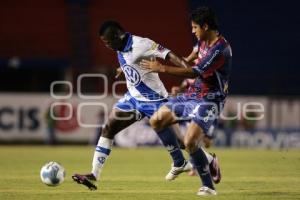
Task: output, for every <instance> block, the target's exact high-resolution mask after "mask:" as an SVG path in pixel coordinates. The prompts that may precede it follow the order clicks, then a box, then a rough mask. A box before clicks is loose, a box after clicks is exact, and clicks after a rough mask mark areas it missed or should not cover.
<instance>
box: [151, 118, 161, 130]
mask: <svg viewBox="0 0 300 200" xmlns="http://www.w3.org/2000/svg"><path fill="white" fill-rule="evenodd" d="M149 123H150V125H151V127H152V128H153V129H154V130H155V131H160V130H161V129H162V128H163V122H162V121H161V120H159V119H158V118H154V117H152V118H150V121H149Z"/></svg>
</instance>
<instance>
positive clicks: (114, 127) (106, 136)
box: [72, 96, 141, 190]
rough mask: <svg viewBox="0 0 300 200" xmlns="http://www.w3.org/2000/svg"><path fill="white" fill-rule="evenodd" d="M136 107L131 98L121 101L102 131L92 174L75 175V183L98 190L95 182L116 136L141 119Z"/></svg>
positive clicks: (95, 153)
mask: <svg viewBox="0 0 300 200" xmlns="http://www.w3.org/2000/svg"><path fill="white" fill-rule="evenodd" d="M135 107H136V105H135V104H134V102H133V101H132V100H131V99H130V97H127V96H125V97H124V98H123V99H121V100H119V102H118V103H117V104H116V105H115V108H114V109H113V110H112V112H111V114H110V116H109V119H108V121H107V123H106V124H105V126H104V128H103V129H102V132H101V136H100V138H99V141H98V144H97V147H96V149H95V152H94V156H93V162H92V172H91V173H90V174H84V175H81V174H74V175H73V176H72V178H73V180H74V181H76V182H77V183H80V184H83V185H85V186H87V187H88V188H89V189H91V190H96V189H97V187H96V185H95V184H94V183H93V181H96V180H98V179H99V175H100V173H101V170H102V168H103V165H104V163H105V161H106V159H107V157H108V156H109V154H110V152H111V149H112V145H113V138H114V136H115V135H116V134H117V133H119V132H120V131H121V130H123V129H125V128H126V127H128V126H130V125H131V124H132V123H134V122H136V121H137V120H138V119H139V118H140V117H141V115H140V113H138V111H137V110H136V109H135Z"/></svg>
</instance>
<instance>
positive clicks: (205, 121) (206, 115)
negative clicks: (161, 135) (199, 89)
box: [165, 95, 225, 138]
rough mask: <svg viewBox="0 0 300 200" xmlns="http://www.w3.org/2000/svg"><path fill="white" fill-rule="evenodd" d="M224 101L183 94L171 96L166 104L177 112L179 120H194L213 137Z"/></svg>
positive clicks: (207, 134)
mask: <svg viewBox="0 0 300 200" xmlns="http://www.w3.org/2000/svg"><path fill="white" fill-rule="evenodd" d="M224 103H225V102H224V101H218V100H213V101H212V100H207V99H196V98H189V97H187V96H184V95H182V96H177V97H174V98H170V99H169V101H168V102H167V103H166V104H165V105H166V106H167V107H168V108H169V109H170V110H171V111H172V112H173V113H175V114H176V116H177V117H178V119H179V121H181V120H182V121H188V120H191V121H194V122H195V123H196V124H198V125H199V126H200V127H201V128H202V130H203V132H204V134H205V135H206V136H208V137H210V138H213V137H214V129H215V128H216V127H217V124H218V117H219V115H220V112H221V111H222V109H223V106H224Z"/></svg>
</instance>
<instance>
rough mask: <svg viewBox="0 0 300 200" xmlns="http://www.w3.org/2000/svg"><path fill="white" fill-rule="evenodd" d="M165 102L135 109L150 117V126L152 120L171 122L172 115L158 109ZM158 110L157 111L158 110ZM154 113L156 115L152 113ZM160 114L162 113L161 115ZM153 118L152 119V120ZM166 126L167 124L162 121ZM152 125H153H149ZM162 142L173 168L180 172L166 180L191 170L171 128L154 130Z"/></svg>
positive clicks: (166, 110) (162, 108)
mask: <svg viewBox="0 0 300 200" xmlns="http://www.w3.org/2000/svg"><path fill="white" fill-rule="evenodd" d="M163 103H165V101H161V102H152V103H151V104H149V103H146V104H141V105H138V106H137V107H138V108H139V112H141V113H143V115H145V116H148V117H151V119H150V124H151V123H153V119H154V118H155V119H169V120H173V114H172V112H170V110H169V109H168V108H164V106H162V107H160V106H161V105H162V104H163ZM159 107H160V108H159ZM158 108H159V109H158ZM155 111H156V113H154V112H155ZM161 112H162V113H161ZM160 114H162V115H163V116H162V118H157V116H158V115H160ZM152 117H154V118H152ZM163 122H164V123H166V124H167V125H168V124H169V122H166V121H163ZM151 125H153V124H151ZM154 130H155V131H156V133H157V135H158V137H159V138H160V140H161V141H162V143H163V145H164V147H165V148H166V149H167V151H168V152H169V154H170V156H171V158H172V160H173V168H176V169H178V170H177V171H180V172H178V173H176V175H174V176H166V179H167V180H173V179H174V178H176V177H177V176H178V175H179V174H180V173H181V172H183V171H187V170H189V169H190V168H191V165H190V163H189V162H187V161H186V160H185V158H184V156H183V153H182V152H181V149H180V147H179V144H178V140H177V137H176V135H175V133H174V130H173V128H172V127H171V126H170V127H168V126H167V127H160V129H154Z"/></svg>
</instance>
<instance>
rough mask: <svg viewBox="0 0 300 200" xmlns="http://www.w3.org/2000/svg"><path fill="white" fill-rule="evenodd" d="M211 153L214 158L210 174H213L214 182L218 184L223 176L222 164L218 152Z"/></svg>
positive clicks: (210, 165)
mask: <svg viewBox="0 0 300 200" xmlns="http://www.w3.org/2000/svg"><path fill="white" fill-rule="evenodd" d="M211 155H212V157H213V160H212V161H211V163H210V164H209V171H210V175H211V178H212V180H213V182H214V183H215V184H218V183H220V181H221V178H222V176H221V169H220V165H219V162H218V158H217V156H216V154H214V153H213V154H211Z"/></svg>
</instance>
